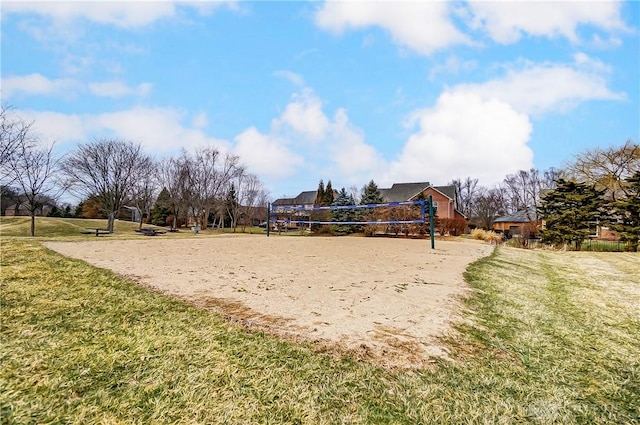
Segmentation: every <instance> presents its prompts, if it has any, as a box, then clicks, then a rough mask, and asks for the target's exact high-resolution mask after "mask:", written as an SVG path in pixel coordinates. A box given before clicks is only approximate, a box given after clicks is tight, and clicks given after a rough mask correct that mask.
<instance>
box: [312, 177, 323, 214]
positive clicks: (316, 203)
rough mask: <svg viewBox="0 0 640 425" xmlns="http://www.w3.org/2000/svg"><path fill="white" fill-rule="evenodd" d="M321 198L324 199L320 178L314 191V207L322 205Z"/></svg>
mask: <svg viewBox="0 0 640 425" xmlns="http://www.w3.org/2000/svg"><path fill="white" fill-rule="evenodd" d="M323 200H324V182H323V181H322V179H320V182H319V183H318V190H317V191H316V200H315V201H314V203H313V205H314V206H315V207H318V206H320V205H322V201H323Z"/></svg>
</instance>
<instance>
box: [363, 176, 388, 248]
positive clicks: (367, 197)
mask: <svg viewBox="0 0 640 425" xmlns="http://www.w3.org/2000/svg"><path fill="white" fill-rule="evenodd" d="M382 202H383V199H382V194H381V193H380V190H379V189H378V185H377V184H375V182H374V181H373V180H371V181H370V182H369V184H367V185H366V186H364V187H363V188H362V196H360V205H368V204H380V203H382ZM357 211H358V213H357V219H358V221H375V220H377V219H378V218H379V217H380V216H381V214H382V212H381V211H380V209H379V208H376V209H371V210H357ZM378 227H379V226H378V225H375V224H367V225H365V226H364V227H363V228H362V230H363V231H364V233H365V234H367V235H369V236H373V235H375V234H376V232H377V231H378V230H379V229H378Z"/></svg>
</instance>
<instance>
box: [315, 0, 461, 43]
mask: <svg viewBox="0 0 640 425" xmlns="http://www.w3.org/2000/svg"><path fill="white" fill-rule="evenodd" d="M449 7H450V5H449V4H448V3H447V2H444V1H442V2H440V1H429V2H374V1H368V2H363V1H341V2H333V1H328V2H325V3H324V4H323V5H322V6H321V7H320V8H319V9H318V10H317V11H316V14H315V23H316V25H317V26H319V27H320V28H323V29H325V30H328V31H331V32H333V33H336V34H340V33H342V32H343V31H345V30H346V29H350V28H353V29H362V28H367V27H371V26H378V27H381V28H383V29H384V30H386V31H388V32H389V33H390V34H391V37H392V39H393V40H394V42H395V43H397V44H399V45H401V46H406V47H409V48H410V49H412V50H414V51H416V52H418V53H420V54H425V55H428V54H431V53H432V52H434V51H435V50H438V49H443V48H445V47H449V46H452V45H456V44H471V41H470V40H469V39H468V38H467V37H466V36H465V35H464V34H462V33H461V32H460V31H458V30H457V29H456V27H455V26H454V25H453V23H452V22H451V20H450V19H449V11H450V10H449Z"/></svg>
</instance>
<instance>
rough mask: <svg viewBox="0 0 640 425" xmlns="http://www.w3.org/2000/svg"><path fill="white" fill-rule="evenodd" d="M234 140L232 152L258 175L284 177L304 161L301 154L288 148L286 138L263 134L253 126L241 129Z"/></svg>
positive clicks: (273, 177) (275, 177)
mask: <svg viewBox="0 0 640 425" xmlns="http://www.w3.org/2000/svg"><path fill="white" fill-rule="evenodd" d="M234 141H235V143H236V144H235V149H234V152H235V153H236V154H238V156H240V160H241V161H242V162H243V163H244V164H246V165H247V166H248V167H249V169H250V170H251V172H252V173H256V174H258V175H259V176H266V177H267V178H272V179H280V178H285V177H288V176H290V175H291V174H292V173H293V172H294V171H295V170H296V168H297V167H298V166H300V165H302V164H303V163H304V159H303V157H302V156H300V155H298V154H295V153H293V152H292V151H291V150H290V149H289V148H288V146H287V141H286V140H283V139H280V138H278V136H276V135H272V134H263V133H261V132H259V131H258V130H257V129H256V128H255V127H250V128H248V129H247V130H245V131H243V132H242V133H240V134H239V135H238V136H236V138H235V140H234Z"/></svg>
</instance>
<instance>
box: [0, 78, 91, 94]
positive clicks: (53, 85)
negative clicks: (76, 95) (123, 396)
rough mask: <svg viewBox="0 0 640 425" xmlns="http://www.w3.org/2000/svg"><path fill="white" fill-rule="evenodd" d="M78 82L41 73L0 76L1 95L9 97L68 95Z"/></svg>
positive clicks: (75, 88)
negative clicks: (0, 84)
mask: <svg viewBox="0 0 640 425" xmlns="http://www.w3.org/2000/svg"><path fill="white" fill-rule="evenodd" d="M78 87H79V83H78V82H77V81H75V80H72V79H68V78H59V79H49V78H47V77H45V76H43V75H42V74H38V73H34V74H29V75H20V76H13V77H4V78H2V97H3V98H11V97H14V96H19V95H27V96H33V95H44V96H61V97H69V95H70V93H71V92H75V91H76V90H77V89H78Z"/></svg>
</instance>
